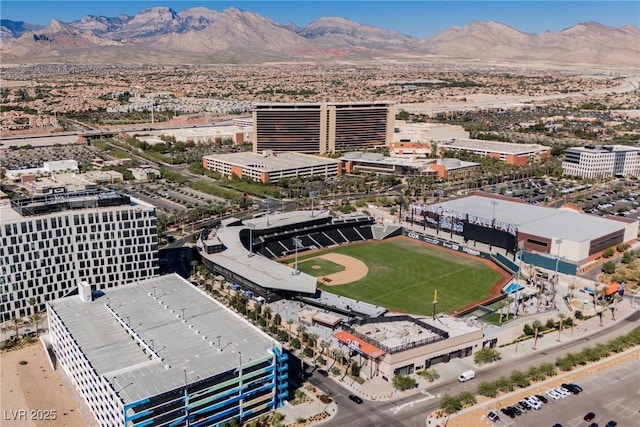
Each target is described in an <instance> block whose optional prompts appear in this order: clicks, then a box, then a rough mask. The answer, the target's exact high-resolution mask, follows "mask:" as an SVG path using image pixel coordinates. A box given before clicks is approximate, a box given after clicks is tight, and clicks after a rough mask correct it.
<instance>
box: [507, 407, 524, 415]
mask: <svg viewBox="0 0 640 427" xmlns="http://www.w3.org/2000/svg"><path fill="white" fill-rule="evenodd" d="M509 408H511V409H513V412H515V414H516V415H517V416H520V415H522V414H523V412H522V410H521V409H520V408H518V407H517V406H509Z"/></svg>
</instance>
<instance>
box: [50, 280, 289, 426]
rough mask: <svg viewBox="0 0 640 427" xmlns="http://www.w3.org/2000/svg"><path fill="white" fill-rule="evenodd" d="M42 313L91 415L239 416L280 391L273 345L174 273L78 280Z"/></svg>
mask: <svg viewBox="0 0 640 427" xmlns="http://www.w3.org/2000/svg"><path fill="white" fill-rule="evenodd" d="M47 314H48V320H49V331H50V341H51V350H52V352H53V354H54V355H55V358H56V360H57V363H58V364H59V366H61V367H62V369H63V370H64V372H65V374H66V375H67V376H68V377H69V379H70V380H71V382H72V383H73V384H74V386H75V387H76V390H77V391H78V393H79V394H80V395H81V396H82V398H83V399H84V401H85V403H86V404H87V406H88V407H89V408H90V409H91V412H92V414H93V416H94V417H95V425H102V426H107V425H108V426H127V427H129V426H131V427H134V426H184V425H187V426H192V427H197V426H203V427H204V426H211V425H225V424H227V423H230V422H234V421H233V420H235V422H237V423H238V425H241V424H242V423H243V421H246V420H249V419H251V418H254V417H257V416H259V415H261V414H263V413H265V412H267V411H269V410H271V409H275V408H278V407H280V406H281V405H282V404H283V403H284V399H285V398H286V397H287V395H288V392H287V389H288V384H287V370H288V365H287V355H285V354H283V353H282V347H281V345H280V344H279V343H278V342H277V341H275V340H273V339H272V338H271V337H269V336H268V335H267V334H265V333H264V332H262V331H261V330H260V329H258V328H256V327H255V326H253V325H252V324H251V323H249V322H248V321H247V320H246V319H244V318H242V317H241V316H240V315H238V314H237V313H235V312H233V311H231V310H230V309H229V308H227V307H225V306H224V305H222V304H221V303H219V302H218V301H216V300H215V299H213V298H212V297H211V296H209V295H207V294H205V293H204V292H202V291H201V290H199V289H198V288H196V287H194V286H193V285H192V284H191V283H189V282H187V281H186V280H184V279H183V278H181V277H180V276H178V275H177V274H172V275H167V276H162V277H158V278H154V279H149V280H144V281H141V282H139V283H132V284H129V285H126V286H121V287H118V288H114V289H109V290H108V291H106V292H102V293H95V292H93V293H92V292H91V290H90V287H89V286H88V285H87V284H81V286H80V289H79V295H78V296H72V297H68V298H64V299H61V300H58V301H54V302H51V303H49V304H47ZM92 424H93V423H92Z"/></svg>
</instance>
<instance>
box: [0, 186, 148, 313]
mask: <svg viewBox="0 0 640 427" xmlns="http://www.w3.org/2000/svg"><path fill="white" fill-rule="evenodd" d="M157 254H158V236H157V225H156V211H155V208H154V207H153V206H151V205H149V204H146V203H144V202H142V201H139V200H136V199H134V198H131V197H129V196H127V195H123V194H119V193H116V192H113V191H110V192H101V191H99V190H97V189H92V190H85V191H79V192H74V193H56V194H48V195H42V196H36V197H31V198H23V199H13V200H9V199H7V200H3V202H2V204H0V263H1V265H0V268H1V269H2V275H1V276H0V320H1V321H2V322H4V321H7V320H10V319H11V318H13V317H19V318H22V317H25V316H28V315H30V314H31V310H32V307H31V305H30V304H29V300H30V298H35V301H36V304H35V306H34V307H33V309H36V310H42V309H43V308H44V304H45V302H46V301H51V300H54V299H56V298H60V297H63V296H65V295H68V294H69V293H70V292H72V291H74V290H75V289H77V287H78V284H79V283H80V282H83V281H85V282H88V283H89V284H90V285H91V286H93V287H95V288H96V289H104V288H108V287H112V286H117V285H121V284H124V283H128V282H133V281H136V280H142V279H146V278H149V277H153V276H156V275H157V274H158V266H157V265H158V260H157V258H158V256H157Z"/></svg>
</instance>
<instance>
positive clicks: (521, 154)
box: [437, 138, 551, 166]
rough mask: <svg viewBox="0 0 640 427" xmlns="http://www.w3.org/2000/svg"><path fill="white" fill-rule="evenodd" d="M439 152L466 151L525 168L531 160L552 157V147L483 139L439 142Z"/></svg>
mask: <svg viewBox="0 0 640 427" xmlns="http://www.w3.org/2000/svg"><path fill="white" fill-rule="evenodd" d="M437 145H438V152H439V153H440V154H445V153H446V152H447V151H466V152H469V153H473V154H477V155H479V156H486V157H495V158H498V159H500V160H501V161H503V162H505V163H508V164H511V165H516V166H524V165H526V164H527V163H528V162H529V160H535V159H539V160H544V159H548V158H550V157H551V147H546V146H544V145H539V144H514V143H510V142H500V141H485V140H482V139H466V138H460V139H458V138H456V139H451V140H448V141H438V143H437Z"/></svg>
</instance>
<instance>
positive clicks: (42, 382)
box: [0, 342, 87, 427]
mask: <svg viewBox="0 0 640 427" xmlns="http://www.w3.org/2000/svg"><path fill="white" fill-rule="evenodd" d="M21 361H26V362H27V363H26V364H23V365H21V364H20V362H21ZM60 375H64V373H63V372H61V371H59V372H56V371H54V370H52V369H51V365H50V364H49V361H48V360H47V357H46V355H45V351H44V348H43V347H42V345H41V344H40V342H36V343H34V344H32V345H29V346H27V347H25V348H22V349H20V350H15V351H9V352H3V353H1V354H0V397H1V400H0V406H1V407H2V418H1V419H0V425H2V427H10V426H19V427H27V426H56V427H57V426H70V427H81V426H86V425H87V421H86V420H85V418H84V417H83V415H82V414H81V413H80V411H79V409H78V408H77V405H76V403H75V402H74V400H73V398H72V397H71V394H70V393H69V392H68V391H67V389H66V388H65V386H64V384H63V382H62V379H61V378H60Z"/></svg>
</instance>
